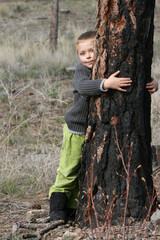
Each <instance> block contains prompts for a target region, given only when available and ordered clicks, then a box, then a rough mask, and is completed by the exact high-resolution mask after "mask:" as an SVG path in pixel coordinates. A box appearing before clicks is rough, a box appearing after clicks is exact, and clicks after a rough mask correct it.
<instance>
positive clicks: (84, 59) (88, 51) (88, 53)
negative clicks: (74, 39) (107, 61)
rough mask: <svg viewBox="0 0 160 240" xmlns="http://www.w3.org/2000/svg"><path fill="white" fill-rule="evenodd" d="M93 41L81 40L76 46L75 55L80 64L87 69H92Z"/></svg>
mask: <svg viewBox="0 0 160 240" xmlns="http://www.w3.org/2000/svg"><path fill="white" fill-rule="evenodd" d="M94 46H95V41H94V39H87V40H82V41H81V42H79V43H78V44H77V53H78V56H79V59H80V61H81V63H82V64H83V65H84V66H85V67H87V68H92V66H93V62H94Z"/></svg>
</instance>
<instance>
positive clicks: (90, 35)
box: [76, 31, 96, 45]
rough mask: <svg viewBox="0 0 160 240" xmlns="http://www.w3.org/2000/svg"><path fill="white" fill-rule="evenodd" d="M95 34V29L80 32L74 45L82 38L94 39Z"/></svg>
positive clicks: (82, 39)
mask: <svg viewBox="0 0 160 240" xmlns="http://www.w3.org/2000/svg"><path fill="white" fill-rule="evenodd" d="M95 36H96V33H95V31H88V32H85V33H82V34H81V35H80V36H79V37H78V39H77V41H76V45H77V44H78V43H80V42H82V41H84V40H88V39H94V38H95Z"/></svg>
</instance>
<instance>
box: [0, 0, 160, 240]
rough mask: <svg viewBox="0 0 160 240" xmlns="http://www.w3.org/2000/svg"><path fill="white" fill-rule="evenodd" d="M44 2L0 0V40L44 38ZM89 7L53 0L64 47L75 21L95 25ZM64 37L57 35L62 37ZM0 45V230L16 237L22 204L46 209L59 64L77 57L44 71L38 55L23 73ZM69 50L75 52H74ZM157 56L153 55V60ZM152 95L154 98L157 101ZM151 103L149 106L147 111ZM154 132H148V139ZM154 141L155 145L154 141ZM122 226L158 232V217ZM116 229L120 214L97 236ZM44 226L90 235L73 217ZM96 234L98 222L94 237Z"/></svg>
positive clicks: (68, 80)
mask: <svg viewBox="0 0 160 240" xmlns="http://www.w3.org/2000/svg"><path fill="white" fill-rule="evenodd" d="M157 4H158V8H157V10H156V13H155V34H156V36H157V37H158V36H160V0H157ZM51 6H52V0H50V1H49V0H48V1H47V0H46V1H45V0H41V1H34V0H32V1H31V0H28V1H27V0H26V1H25V0H24V1H23V0H7V1H3V0H0V39H1V40H0V41H1V42H3V46H5V47H6V46H7V45H4V44H5V41H6V42H7V41H8V45H9V44H10V43H11V42H12V41H13V39H14V40H15V42H13V45H14V46H15V47H16V51H18V47H17V46H19V45H18V44H20V41H23V39H25V41H24V44H26V39H27V40H28V41H30V42H32V41H33V42H34V43H36V45H37V46H41V44H42V43H44V42H45V44H46V45H48V39H49V32H50V19H51ZM95 8H96V0H90V1H87V0H85V1H84V0H76V1H74V0H60V14H59V34H60V35H64V36H65V37H66V39H67V40H69V41H70V42H71V45H72V46H70V47H72V48H74V47H73V44H74V39H73V35H74V34H75V33H74V32H75V29H76V31H77V32H76V34H77V35H78V34H79V32H82V31H84V30H89V29H94V25H95ZM65 10H66V11H65ZM84 26H85V27H84ZM11 37H12V38H13V39H12V38H11ZM67 40H66V41H65V40H64V42H63V44H64V45H65V44H66V42H67ZM45 44H44V45H45ZM2 49H3V53H4V55H3V63H2V62H1V65H0V77H1V78H0V83H1V84H0V109H1V111H0V133H1V136H0V142H1V144H0V155H1V160H0V173H1V176H0V238H1V239H20V236H19V233H18V234H17V235H15V236H14V237H13V236H11V232H12V227H13V225H14V224H15V223H17V222H26V215H27V212H28V211H29V210H31V209H32V207H33V205H35V204H39V205H40V206H41V207H42V209H45V211H47V212H49V200H48V194H47V192H48V189H49V186H51V183H53V182H54V179H55V175H56V168H57V166H58V161H59V152H60V147H61V144H62V129H63V123H64V118H63V117H64V114H65V112H66V110H67V109H68V108H70V106H71V105H72V79H73V73H72V72H69V73H68V72H67V71H66V70H65V67H69V66H71V67H72V66H75V62H76V61H77V60H76V59H75V58H74V57H72V58H70V59H68V60H66V61H67V62H65V63H64V65H63V66H59V65H58V66H57V65H56V67H53V68H54V69H52V67H51V68H50V69H49V70H48V71H50V72H51V74H50V75H49V73H46V72H45V71H46V69H43V71H42V66H43V64H45V62H44V63H43V64H42V65H41V66H38V64H37V62H36V64H35V67H34V68H31V69H30V72H29V73H28V72H27V70H26V69H28V66H29V63H26V62H25V61H24V59H23V58H22V57H21V56H20V57H19V62H18V63H17V62H14V61H15V59H14V55H16V54H17V53H16V52H14V51H13V55H10V54H11V50H12V48H8V49H7V50H6V49H5V48H4V47H3V48H2ZM69 50H70V49H69ZM0 51H1V52H2V50H0ZM24 51H25V49H24ZM67 51H68V50H67V49H66V52H67ZM74 51H75V50H74ZM155 52H156V54H157V56H160V46H157V45H156V46H155ZM7 54H8V55H7ZM25 54H26V55H27V54H28V52H27V53H25ZM33 54H34V52H33ZM43 54H44V55H43ZM45 54H46V53H45V52H43V53H42V58H43V57H46V59H45V61H46V62H47V57H48V55H45ZM74 54H75V55H76V52H74ZM30 55H32V54H28V56H29V57H30ZM72 55H73V53H72V54H71V56H72ZM37 56H38V55H37ZM57 57H59V56H57ZM63 57H64V58H65V56H63ZM6 58H7V60H6ZM158 59H159V58H158ZM31 60H32V59H31ZM40 60H41V59H40V58H39V61H40ZM0 61H1V59H0ZM5 61H6V65H5ZM34 61H36V60H34ZM62 61H64V59H63V60H62ZM158 61H159V60H158ZM33 63H35V62H33ZM158 64H159V62H158V63H157V66H158ZM9 66H11V67H10V68H9ZM4 69H5V71H4ZM12 69H14V71H13V72H12ZM55 69H56V70H55ZM1 71H3V74H2V75H1ZM15 72H16V73H15ZM26 72H27V73H26ZM155 76H156V77H157V79H159V80H160V73H159V72H156V73H155ZM52 85H53V86H52ZM53 87H54V88H53ZM156 94H158V93H156ZM157 97H159V95H157ZM157 102H158V104H159V102H160V101H157ZM158 106H159V105H157V109H158ZM157 109H156V108H154V111H157ZM158 111H159V110H158ZM158 114H159V112H158ZM158 114H157V115H156V117H154V122H156V124H157V126H159V125H158V123H157V122H158V120H157V119H158V117H157V116H159V115H158ZM159 131H160V130H159V128H158V130H157V128H156V127H155V134H156V132H157V134H158V133H159ZM158 139H159V138H158V137H157V136H155V140H157V141H158ZM156 144H157V145H159V142H156ZM53 159H54V161H53ZM159 181H160V176H158V177H157V186H159ZM41 189H42V190H41ZM126 226H127V227H126V239H144V238H147V239H159V237H160V228H159V227H160V225H159V223H152V222H148V223H146V224H144V225H143V222H136V221H134V220H133V219H128V225H126ZM23 231H24V230H23ZM122 231H123V226H122V221H121V220H120V221H119V225H118V226H112V227H109V229H108V233H107V231H103V232H102V233H101V237H102V238H101V239H107V234H110V235H109V236H108V239H122V238H123V233H122ZM20 233H22V231H21V232H20ZM49 233H50V234H49V235H48V236H46V239H59V240H60V239H61V240H63V239H68V240H71V239H75V240H78V239H92V234H91V231H90V229H89V228H87V227H86V228H82V229H81V228H79V227H78V226H75V225H74V224H73V223H72V224H67V225H63V226H59V227H58V228H56V229H55V230H52V231H50V232H49ZM139 234H140V236H139ZM138 236H139V237H138ZM98 238H99V236H98V230H97V233H94V239H98Z"/></svg>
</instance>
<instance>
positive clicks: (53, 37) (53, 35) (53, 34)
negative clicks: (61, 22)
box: [50, 0, 59, 52]
mask: <svg viewBox="0 0 160 240" xmlns="http://www.w3.org/2000/svg"><path fill="white" fill-rule="evenodd" d="M58 12H59V0H53V7H52V19H51V27H50V50H51V51H52V52H54V50H55V49H56V48H57V39H58Z"/></svg>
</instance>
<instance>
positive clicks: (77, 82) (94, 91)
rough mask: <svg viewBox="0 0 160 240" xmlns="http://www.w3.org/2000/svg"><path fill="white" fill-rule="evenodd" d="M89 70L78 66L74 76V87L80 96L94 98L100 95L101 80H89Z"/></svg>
mask: <svg viewBox="0 0 160 240" xmlns="http://www.w3.org/2000/svg"><path fill="white" fill-rule="evenodd" d="M90 75H91V70H89V69H87V68H85V67H83V66H80V67H78V68H77V69H76V71H75V75H74V87H75V89H76V90H77V91H78V92H79V93H80V94H81V95H86V96H95V95H99V94H101V93H102V90H101V85H102V81H103V79H96V80H93V81H92V80H91V79H90Z"/></svg>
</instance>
